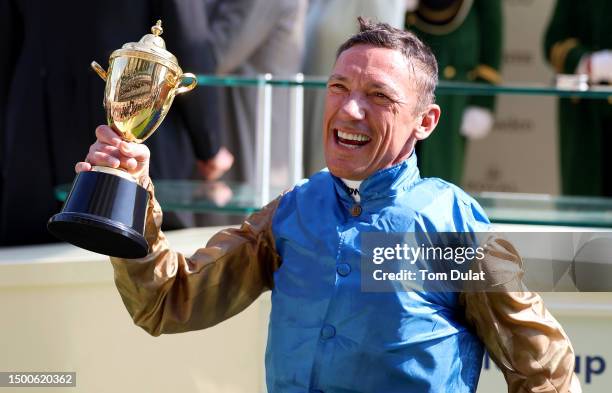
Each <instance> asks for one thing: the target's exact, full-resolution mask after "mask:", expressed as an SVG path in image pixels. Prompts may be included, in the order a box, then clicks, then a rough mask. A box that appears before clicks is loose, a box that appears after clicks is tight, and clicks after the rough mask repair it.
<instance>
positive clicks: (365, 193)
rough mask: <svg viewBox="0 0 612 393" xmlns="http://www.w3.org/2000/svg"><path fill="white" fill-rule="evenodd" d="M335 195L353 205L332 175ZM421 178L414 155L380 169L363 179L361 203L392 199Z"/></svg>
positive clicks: (344, 186)
mask: <svg viewBox="0 0 612 393" xmlns="http://www.w3.org/2000/svg"><path fill="white" fill-rule="evenodd" d="M332 178H333V179H334V186H335V188H336V193H337V194H338V196H339V197H340V198H341V199H342V200H343V201H344V202H348V203H354V201H353V198H352V197H351V196H350V195H349V193H348V190H347V187H346V185H345V184H344V182H343V181H342V179H340V178H339V177H336V176H334V175H332ZM420 178H421V176H420V175H419V168H418V167H417V157H416V153H415V152H412V154H411V155H410V157H408V158H407V159H406V160H404V161H402V162H400V163H399V164H396V165H394V166H392V167H389V168H385V169H381V170H379V171H377V172H375V173H374V174H372V176H370V177H368V178H367V179H365V180H364V181H363V182H362V183H361V186H360V187H359V195H360V196H361V203H364V202H367V201H369V200H373V199H380V198H385V197H392V196H395V195H397V194H398V193H400V192H402V191H404V190H406V189H407V188H410V187H411V186H412V185H413V184H414V183H416V182H417V181H418V180H419V179H420Z"/></svg>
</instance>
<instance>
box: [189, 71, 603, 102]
mask: <svg viewBox="0 0 612 393" xmlns="http://www.w3.org/2000/svg"><path fill="white" fill-rule="evenodd" d="M198 83H199V84H201V85H205V86H228V87H232V86H233V87H248V86H262V85H270V86H275V87H292V86H302V87H306V88H318V89H322V88H325V86H326V83H327V79H326V78H325V77H309V76H307V77H303V76H301V77H293V78H290V77H272V76H269V75H268V76H265V75H262V76H259V77H245V76H233V75H232V76H214V75H198ZM436 94H441V95H446V94H461V95H500V94H514V95H541V96H557V97H576V98H593V99H612V87H611V86H590V87H589V88H588V89H560V88H557V87H556V86H555V85H553V84H545V83H518V82H517V83H505V84H501V85H490V84H486V83H465V82H451V81H440V83H439V84H438V88H437V90H436Z"/></svg>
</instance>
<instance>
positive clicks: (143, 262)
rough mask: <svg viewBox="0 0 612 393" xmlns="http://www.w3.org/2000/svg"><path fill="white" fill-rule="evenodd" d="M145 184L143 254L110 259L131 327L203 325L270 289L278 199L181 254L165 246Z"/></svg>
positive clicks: (168, 329)
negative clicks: (146, 247)
mask: <svg viewBox="0 0 612 393" xmlns="http://www.w3.org/2000/svg"><path fill="white" fill-rule="evenodd" d="M146 188H147V190H148V191H149V197H150V199H149V206H148V210H147V222H146V225H145V237H146V239H147V242H148V244H149V254H148V255H147V256H146V257H144V258H141V259H130V260H126V259H120V258H111V263H112V266H113V269H114V271H115V284H116V285H117V289H118V290H119V293H120V295H121V298H122V299H123V303H124V304H125V306H126V308H127V310H128V312H129V313H130V315H131V316H132V319H133V320H134V322H135V323H136V325H138V326H140V327H142V328H143V329H144V330H146V331H147V332H148V333H149V334H151V335H153V336H158V335H160V334H162V333H178V332H185V331H190V330H197V329H204V328H206V327H210V326H213V325H215V324H217V323H219V322H221V321H223V320H225V319H227V318H229V317H231V316H233V315H235V314H237V313H239V312H240V311H242V310H244V309H245V308H246V307H247V306H248V305H250V304H251V303H252V302H253V301H254V300H255V299H257V297H258V296H259V295H260V294H261V293H262V292H264V291H266V290H268V289H270V288H271V287H272V285H273V273H274V271H275V270H276V269H277V268H278V266H280V257H279V255H278V254H277V252H276V250H275V246H274V238H273V235H272V228H271V225H272V217H273V216H274V212H275V211H276V208H277V206H278V203H279V201H280V197H279V198H277V199H276V200H274V201H272V202H271V203H270V204H268V205H267V206H265V207H264V208H263V209H262V210H261V211H259V212H257V213H254V214H252V215H251V216H249V217H248V218H246V220H245V221H244V222H243V224H242V226H241V227H240V228H239V229H226V230H223V231H221V232H219V233H217V234H216V235H214V236H213V237H212V238H211V239H210V240H209V241H208V244H207V245H206V247H204V248H200V249H198V250H197V251H196V252H195V254H193V256H191V257H189V258H187V257H185V256H183V255H182V254H180V253H178V252H175V251H172V250H171V249H170V248H169V245H168V242H167V240H166V237H165V236H164V234H163V232H162V231H161V230H160V227H161V221H162V211H161V208H160V206H159V204H158V203H157V201H156V199H155V195H154V192H153V184H152V183H151V182H150V181H149V182H148V185H147V186H146Z"/></svg>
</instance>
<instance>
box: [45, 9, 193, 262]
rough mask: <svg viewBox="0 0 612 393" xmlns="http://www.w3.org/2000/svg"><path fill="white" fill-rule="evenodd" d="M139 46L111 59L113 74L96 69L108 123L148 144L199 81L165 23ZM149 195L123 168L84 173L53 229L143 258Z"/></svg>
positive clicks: (110, 251)
mask: <svg viewBox="0 0 612 393" xmlns="http://www.w3.org/2000/svg"><path fill="white" fill-rule="evenodd" d="M151 32H152V34H147V35H145V36H144V37H142V39H141V40H140V41H139V42H131V43H127V44H125V45H123V47H122V48H121V49H118V50H116V51H114V52H113V53H112V54H111V56H110V59H109V68H108V72H106V71H104V69H103V68H102V67H101V66H100V65H99V64H98V63H96V62H93V63H91V67H92V68H93V69H94V71H96V72H97V73H98V75H99V76H100V77H101V78H102V79H104V80H105V81H106V89H105V91H104V108H105V109H106V118H107V122H108V125H109V126H110V127H111V128H112V129H113V130H114V131H115V132H116V133H117V134H118V136H119V137H121V139H123V140H124V141H126V142H136V143H142V142H143V141H144V140H146V139H147V138H148V137H150V136H151V135H152V134H153V132H154V131H155V130H156V129H157V127H158V126H159V125H160V124H161V122H162V121H163V120H164V117H165V116H166V114H167V113H168V110H169V109H170V106H171V105H172V101H173V100H174V97H175V96H176V95H177V94H182V93H185V92H188V91H190V90H192V89H193V88H194V87H195V85H196V83H197V80H196V77H195V75H193V74H190V73H183V72H182V70H181V68H180V67H179V65H178V62H177V60H176V57H175V56H174V55H172V53H170V52H168V51H167V50H166V44H165V42H164V40H163V39H162V38H161V37H160V35H161V34H162V32H163V29H162V27H161V21H157V24H156V25H155V26H153V27H152V28H151ZM148 198H149V197H148V194H147V191H146V190H145V189H144V188H143V187H142V186H141V185H139V184H138V182H137V179H135V178H134V177H133V176H132V175H130V174H129V173H128V172H126V171H124V170H122V169H116V168H110V167H105V166H94V167H92V170H91V171H86V172H81V173H79V174H78V175H77V177H76V178H75V180H74V183H73V184H72V189H71V191H70V193H69V195H68V198H67V199H66V202H65V203H64V206H63V208H62V210H61V212H60V213H58V214H56V215H54V216H53V217H51V219H50V220H49V222H48V224H47V228H48V229H49V231H50V232H51V233H53V234H54V235H55V236H57V237H58V238H60V239H62V240H65V241H67V242H69V243H72V244H74V245H76V246H78V247H81V248H85V249H87V250H91V251H94V252H97V253H101V254H106V255H111V256H116V257H122V258H141V257H144V256H145V255H146V254H147V252H148V245H147V242H146V240H145V238H144V227H145V219H146V211H147V204H148Z"/></svg>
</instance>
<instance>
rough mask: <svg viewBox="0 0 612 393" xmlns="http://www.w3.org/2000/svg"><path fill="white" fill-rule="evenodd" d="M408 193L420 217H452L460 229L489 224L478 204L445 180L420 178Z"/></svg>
mask: <svg viewBox="0 0 612 393" xmlns="http://www.w3.org/2000/svg"><path fill="white" fill-rule="evenodd" d="M410 192H411V194H412V195H413V196H414V197H415V198H414V200H416V201H417V203H416V205H417V206H415V207H416V209H415V210H416V211H417V213H418V214H420V215H422V216H435V217H441V216H445V217H452V218H453V221H454V222H455V224H456V225H457V226H458V227H462V226H463V225H462V224H467V225H469V224H470V223H483V224H488V223H489V219H488V217H487V215H486V213H485V212H484V209H483V208H482V207H481V206H480V204H479V203H478V202H477V201H476V200H475V199H474V198H473V197H472V196H470V195H469V194H468V193H467V192H465V191H464V190H463V189H461V188H460V187H458V186H456V185H455V184H453V183H450V182H448V181H446V180H443V179H440V178H437V177H428V178H422V179H420V180H419V181H418V182H417V183H416V184H415V185H414V186H413V188H412V189H411V190H410ZM411 199H412V198H411Z"/></svg>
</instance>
